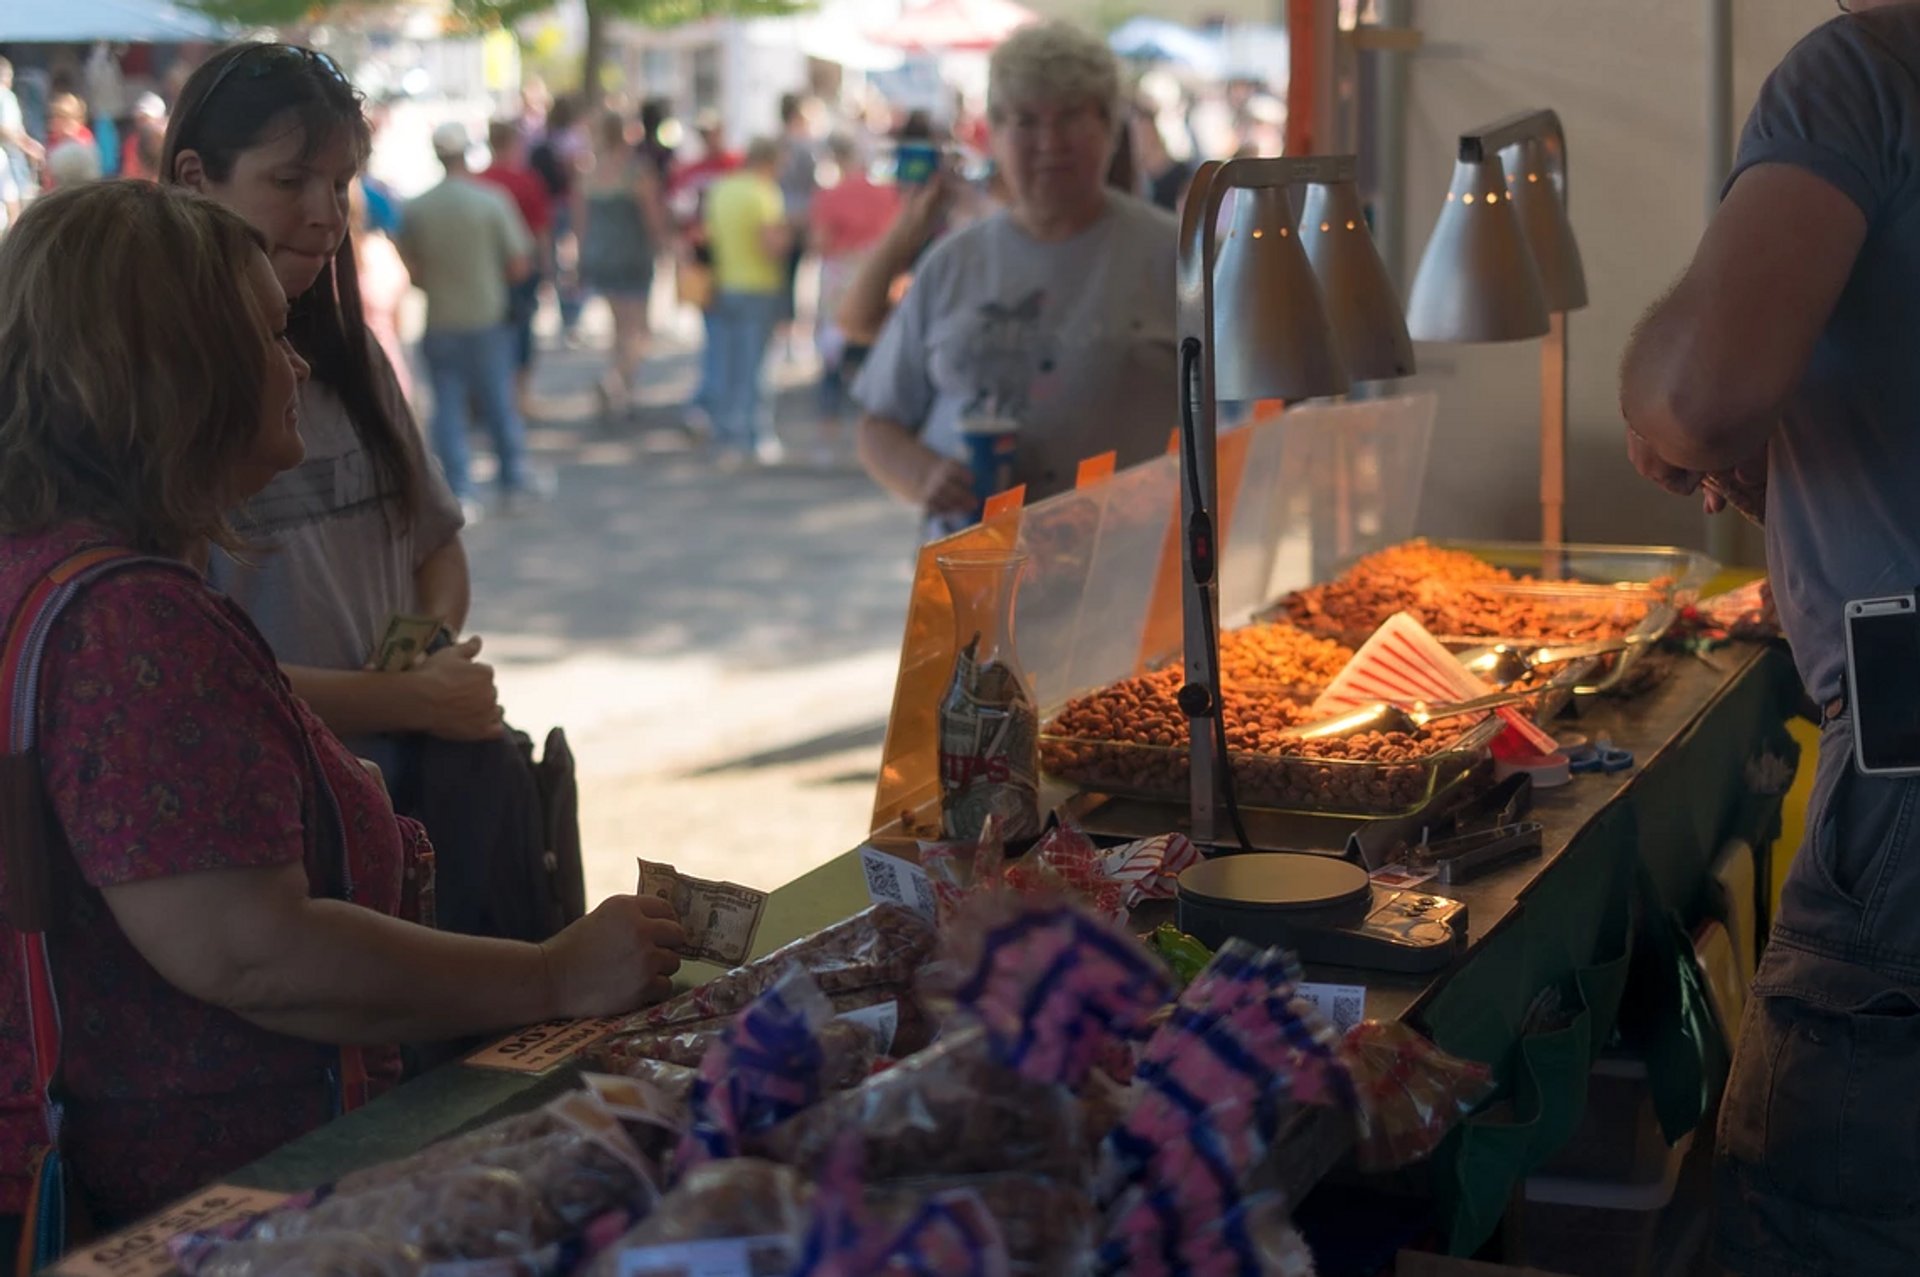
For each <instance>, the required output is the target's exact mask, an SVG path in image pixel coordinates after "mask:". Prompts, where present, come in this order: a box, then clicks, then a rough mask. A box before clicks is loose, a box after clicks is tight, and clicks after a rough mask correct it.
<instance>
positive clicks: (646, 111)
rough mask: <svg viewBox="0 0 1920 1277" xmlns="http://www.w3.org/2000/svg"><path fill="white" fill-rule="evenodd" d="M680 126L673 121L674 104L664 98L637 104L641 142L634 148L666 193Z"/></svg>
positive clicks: (649, 99)
mask: <svg viewBox="0 0 1920 1277" xmlns="http://www.w3.org/2000/svg"><path fill="white" fill-rule="evenodd" d="M679 136H680V126H679V124H678V123H677V122H675V120H674V118H673V103H671V102H669V101H668V100H667V99H665V98H648V99H647V100H646V101H645V102H642V103H641V104H640V140H639V141H638V142H636V143H634V149H635V150H636V151H638V152H639V153H640V158H642V159H643V160H645V161H646V162H647V164H648V166H649V167H650V168H652V170H653V180H654V181H656V182H658V183H659V184H660V188H661V190H662V191H665V189H666V186H667V179H668V178H669V177H671V176H672V175H673V152H674V147H675V144H676V143H677V141H678V140H679Z"/></svg>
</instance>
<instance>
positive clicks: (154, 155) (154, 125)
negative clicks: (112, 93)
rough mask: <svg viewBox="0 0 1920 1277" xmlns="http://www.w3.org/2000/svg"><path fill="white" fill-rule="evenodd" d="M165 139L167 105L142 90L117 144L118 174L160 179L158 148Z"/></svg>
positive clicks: (158, 97) (147, 180) (148, 180)
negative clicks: (127, 124) (125, 130)
mask: <svg viewBox="0 0 1920 1277" xmlns="http://www.w3.org/2000/svg"><path fill="white" fill-rule="evenodd" d="M166 140H167V104H166V103H165V102H162V101H161V100H160V95H159V94H158V93H142V94H141V95H140V96H139V98H138V99H136V100H135V102H134V104H133V116H132V118H131V119H130V121H129V127H128V129H127V136H126V138H125V139H124V140H123V141H122V142H121V143H120V176H121V177H128V178H138V179H139V180H141V181H143V182H157V181H159V180H160V148H161V146H162V145H163V144H164V143H165V142H166Z"/></svg>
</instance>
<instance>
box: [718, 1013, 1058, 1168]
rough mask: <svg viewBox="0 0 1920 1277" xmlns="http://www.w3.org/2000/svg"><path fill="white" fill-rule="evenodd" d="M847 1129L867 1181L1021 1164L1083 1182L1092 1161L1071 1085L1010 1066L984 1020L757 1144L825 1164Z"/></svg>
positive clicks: (771, 1152)
mask: <svg viewBox="0 0 1920 1277" xmlns="http://www.w3.org/2000/svg"><path fill="white" fill-rule="evenodd" d="M847 1131H854V1132H857V1133H858V1136H859V1138H860V1141H861V1145H862V1152H863V1164H864V1166H865V1168H866V1171H865V1173H866V1176H867V1178H868V1179H870V1180H888V1179H902V1178H908V1177H924V1176H928V1175H974V1174H986V1173H992V1172H998V1171H1022V1172H1027V1173H1030V1174H1039V1175H1049V1176H1052V1177H1054V1178H1057V1179H1061V1180H1065V1181H1068V1182H1073V1183H1082V1182H1084V1181H1085V1180H1086V1177H1087V1175H1088V1172H1089V1169H1090V1165H1091V1154H1092V1150H1091V1146H1090V1143H1089V1141H1088V1139H1087V1135H1086V1126H1085V1122H1084V1120H1083V1117H1082V1114H1081V1111H1080V1106H1079V1103H1078V1101H1077V1100H1075V1098H1074V1096H1073V1094H1072V1093H1071V1092H1070V1091H1068V1090H1067V1089H1066V1088H1065V1087H1061V1086H1054V1085H1049V1084H1046V1083H1041V1082H1034V1081H1031V1080H1029V1079H1027V1078H1024V1077H1021V1076H1020V1075H1019V1074H1018V1073H1015V1072H1012V1071H1011V1070H1009V1069H1006V1068H1003V1067H1002V1066H1001V1065H1000V1064H998V1063H997V1062H996V1061H995V1059H994V1054H993V1051H992V1048H991V1046H990V1045H989V1043H988V1041H987V1037H986V1035H985V1033H984V1032H983V1031H982V1030H981V1029H979V1028H977V1027H975V1028H967V1029H962V1030H959V1031H957V1032H952V1033H949V1034H948V1035H947V1036H946V1037H944V1038H942V1039H941V1040H940V1041H939V1042H936V1043H935V1044H934V1045H933V1046H931V1047H929V1048H928V1049H927V1050H925V1051H922V1052H921V1053H920V1054H918V1055H916V1056H913V1057H912V1058H910V1059H907V1060H903V1061H902V1062H900V1063H899V1064H897V1065H895V1066H894V1067H893V1068H891V1069H888V1070H887V1071H886V1072H884V1073H878V1074H875V1075H874V1076H873V1077H870V1078H868V1079H867V1080H866V1081H865V1082H863V1083H861V1084H860V1085H859V1086H857V1087H855V1088H854V1089H853V1090H851V1091H846V1092H843V1093H841V1094H840V1095H836V1096H832V1097H830V1098H828V1099H827V1100H824V1101H822V1102H821V1103H819V1104H816V1105H814V1106H813V1107H812V1108H811V1109H808V1110H807V1111H806V1112H804V1113H801V1114H800V1115H799V1116H797V1117H795V1118H792V1119H789V1120H788V1121H787V1122H785V1123H783V1124H782V1125H780V1126H778V1127H775V1128H774V1129H773V1130H772V1131H770V1132H768V1133H767V1134H766V1136H764V1137H762V1138H759V1139H757V1140H755V1141H752V1143H751V1150H752V1151H754V1152H757V1153H761V1154H764V1155H766V1156H769V1157H773V1158H775V1159H776V1160H779V1161H782V1162H787V1163H789V1164H791V1165H794V1166H800V1167H804V1168H807V1169H809V1170H814V1171H818V1170H819V1169H821V1168H823V1167H824V1166H825V1165H826V1164H827V1162H828V1160H829V1159H830V1158H831V1157H832V1155H833V1153H834V1150H835V1144H836V1142H837V1140H838V1139H839V1137H840V1135H841V1134H842V1133H843V1132H847Z"/></svg>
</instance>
